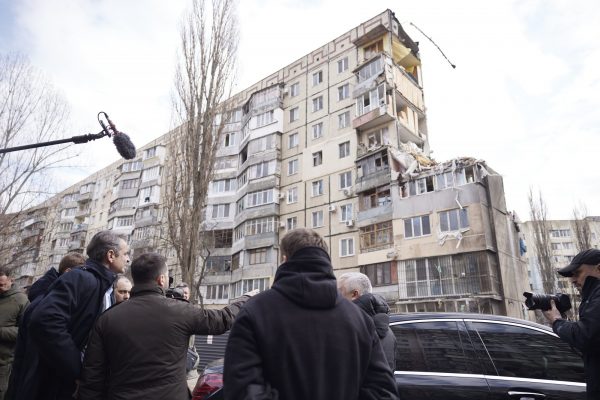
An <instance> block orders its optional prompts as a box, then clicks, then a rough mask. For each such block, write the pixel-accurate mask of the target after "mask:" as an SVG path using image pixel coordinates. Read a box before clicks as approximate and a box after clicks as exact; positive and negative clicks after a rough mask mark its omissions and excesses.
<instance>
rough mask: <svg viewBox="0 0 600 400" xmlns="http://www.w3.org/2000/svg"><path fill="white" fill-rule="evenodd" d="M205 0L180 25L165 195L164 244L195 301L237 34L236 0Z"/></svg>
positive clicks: (206, 245)
mask: <svg viewBox="0 0 600 400" xmlns="http://www.w3.org/2000/svg"><path fill="white" fill-rule="evenodd" d="M206 3H208V2H205V1H201V0H193V4H192V9H191V11H190V12H189V14H188V15H187V16H186V18H185V19H184V21H183V24H182V28H181V35H180V36H181V53H180V55H179V60H178V61H179V62H178V68H177V72H176V75H175V96H174V97H175V98H174V104H173V105H174V111H175V118H176V121H175V122H176V124H177V125H178V127H177V128H176V129H175V130H174V131H173V133H172V135H171V138H170V141H169V144H168V149H167V170H168V171H167V185H166V193H165V196H164V197H165V209H166V213H165V215H166V217H167V219H168V220H167V227H168V243H167V245H168V246H170V247H171V248H173V249H174V250H175V254H176V257H177V262H178V264H179V267H180V268H181V275H182V278H183V279H184V280H185V281H186V282H190V283H191V288H190V289H191V290H190V298H191V299H193V301H195V300H196V298H197V295H198V294H199V287H200V284H201V281H202V278H203V277H204V271H205V265H206V259H207V257H208V256H209V254H210V253H209V248H210V242H211V240H212V232H211V231H210V229H211V227H209V226H207V223H206V218H205V210H206V204H207V193H208V189H209V184H210V181H211V180H212V177H213V166H214V161H215V154H216V151H217V148H218V147H219V142H220V138H221V133H222V130H223V126H224V124H223V122H225V120H226V118H228V112H227V107H226V105H225V100H226V99H227V98H229V97H230V95H231V84H232V80H233V76H234V67H235V61H236V53H237V37H238V35H237V22H236V17H235V7H234V1H233V0H213V1H212V2H211V4H210V5H208V6H207V4H206ZM200 302H201V304H202V298H201V297H200Z"/></svg>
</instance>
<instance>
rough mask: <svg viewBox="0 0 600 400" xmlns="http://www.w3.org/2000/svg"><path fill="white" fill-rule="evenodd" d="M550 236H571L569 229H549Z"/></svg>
mask: <svg viewBox="0 0 600 400" xmlns="http://www.w3.org/2000/svg"><path fill="white" fill-rule="evenodd" d="M550 236H552V237H553V238H561V237H571V230H570V229H552V230H551V231H550Z"/></svg>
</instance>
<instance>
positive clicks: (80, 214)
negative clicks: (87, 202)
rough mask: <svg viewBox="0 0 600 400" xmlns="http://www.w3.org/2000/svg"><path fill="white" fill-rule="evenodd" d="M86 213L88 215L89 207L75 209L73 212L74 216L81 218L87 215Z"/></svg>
mask: <svg viewBox="0 0 600 400" xmlns="http://www.w3.org/2000/svg"><path fill="white" fill-rule="evenodd" d="M88 215H90V209H89V208H86V209H83V210H77V211H76V212H75V218H83V217H87V216H88Z"/></svg>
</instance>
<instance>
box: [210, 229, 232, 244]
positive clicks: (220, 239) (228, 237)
mask: <svg viewBox="0 0 600 400" xmlns="http://www.w3.org/2000/svg"><path fill="white" fill-rule="evenodd" d="M213 237H214V240H215V248H217V249H228V248H231V245H232V244H233V230H231V229H222V230H216V231H213Z"/></svg>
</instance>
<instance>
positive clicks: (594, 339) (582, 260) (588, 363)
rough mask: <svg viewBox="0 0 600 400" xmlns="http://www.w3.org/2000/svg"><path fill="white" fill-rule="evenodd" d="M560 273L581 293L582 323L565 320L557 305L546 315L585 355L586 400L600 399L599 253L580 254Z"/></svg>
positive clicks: (593, 251)
mask: <svg viewBox="0 0 600 400" xmlns="http://www.w3.org/2000/svg"><path fill="white" fill-rule="evenodd" d="M558 273H559V274H560V275H562V276H565V277H568V278H569V279H570V280H571V283H572V284H573V285H574V286H575V287H576V288H577V290H579V293H581V304H580V306H579V321H578V322H571V321H567V320H564V319H562V317H561V315H560V312H559V311H558V310H557V308H556V304H554V301H552V308H551V309H550V310H548V311H544V312H543V313H544V316H545V317H546V318H547V319H548V321H549V322H550V324H551V325H552V330H553V331H554V332H555V333H556V334H557V335H558V336H559V337H560V338H561V339H562V340H564V341H565V342H567V343H568V344H570V345H571V346H573V347H574V348H576V349H577V350H579V351H580V352H581V353H582V354H583V365H584V368H585V381H586V385H587V386H586V392H587V398H588V399H589V400H591V399H596V400H597V399H600V250H597V249H589V250H585V251H582V252H580V253H579V254H577V255H576V256H575V257H574V258H573V261H571V263H570V264H569V265H567V266H566V267H564V268H562V269H559V270H558Z"/></svg>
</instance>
